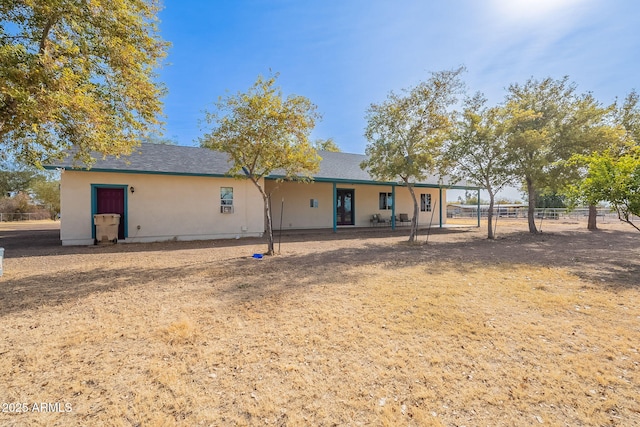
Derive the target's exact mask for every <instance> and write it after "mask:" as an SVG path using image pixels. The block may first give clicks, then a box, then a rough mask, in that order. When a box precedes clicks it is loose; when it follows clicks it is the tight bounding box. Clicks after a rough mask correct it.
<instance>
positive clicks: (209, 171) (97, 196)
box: [46, 144, 475, 245]
mask: <svg viewBox="0 0 640 427" xmlns="http://www.w3.org/2000/svg"><path fill="white" fill-rule="evenodd" d="M319 154H320V156H321V157H322V161H321V164H320V170H319V172H318V173H317V174H315V175H314V177H313V181H312V182H311V183H299V182H292V181H279V180H278V178H279V177H278V176H277V175H273V176H269V177H267V178H266V179H265V182H264V185H265V188H266V190H267V192H271V194H272V196H271V204H272V212H273V227H274V230H278V229H280V220H281V219H282V229H329V230H333V231H334V232H339V230H340V229H342V228H352V227H370V226H372V225H375V224H373V223H372V221H371V219H372V215H374V214H378V215H379V217H380V218H382V219H385V220H387V221H385V222H384V224H387V225H389V226H392V227H395V226H396V223H395V219H396V218H397V217H398V215H399V214H400V213H406V214H409V217H411V216H412V213H413V203H412V201H411V196H410V194H409V191H408V190H407V189H406V188H403V186H402V185H400V184H399V183H397V182H379V181H376V180H374V179H373V178H372V177H371V176H370V175H369V174H368V173H367V172H366V171H363V170H362V169H361V168H360V162H362V160H364V159H365V158H366V157H365V156H364V155H359V154H349V153H334V152H326V151H321V152H320V153H319ZM46 168H47V169H58V170H60V171H61V182H60V202H61V227H60V239H61V241H62V244H63V245H89V244H93V243H94V239H95V238H96V234H95V227H94V224H93V215H94V214H100V213H117V214H120V215H121V221H120V228H119V230H118V241H119V242H154V241H165V240H203V239H228V238H241V237H259V236H262V234H263V233H264V231H265V226H264V211H263V201H262V197H261V196H260V194H259V192H258V190H257V188H255V186H254V185H253V183H251V182H250V181H249V180H242V179H234V178H231V177H229V176H227V175H226V173H227V171H228V170H229V169H230V163H229V162H228V156H227V155H226V154H225V153H220V152H214V151H212V150H209V149H206V148H197V147H185V146H174V145H158V144H142V145H141V146H140V147H138V148H136V149H135V150H134V152H133V153H132V154H131V155H130V156H122V157H120V158H115V157H107V158H104V159H102V158H98V159H97V161H96V163H95V164H94V165H93V166H92V167H91V168H90V169H87V168H84V167H81V166H75V165H74V164H73V163H72V161H71V160H70V159H68V160H65V161H61V162H57V163H52V164H50V165H47V166H46ZM448 188H462V189H474V188H475V187H470V186H466V185H455V186H454V185H450V184H449V183H442V182H438V180H437V178H435V177H434V178H433V179H431V180H427V181H426V182H422V183H419V184H416V186H415V191H416V194H417V195H418V197H419V202H420V216H419V223H420V224H422V225H428V224H430V225H431V226H440V227H442V226H443V225H444V224H445V222H446V217H447V215H446V202H445V201H446V190H447V189H448Z"/></svg>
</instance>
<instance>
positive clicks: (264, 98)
mask: <svg viewBox="0 0 640 427" xmlns="http://www.w3.org/2000/svg"><path fill="white" fill-rule="evenodd" d="M277 77H278V75H277V74H276V75H275V76H272V77H269V78H267V79H264V78H263V77H262V76H259V77H258V79H257V80H256V82H255V83H254V84H253V86H252V87H251V88H249V90H248V91H247V92H245V93H237V94H236V95H231V96H227V97H225V98H220V99H219V100H218V102H217V103H216V109H215V110H214V111H208V112H206V117H205V121H206V122H207V123H208V124H210V125H213V130H212V131H211V132H210V133H208V134H205V135H204V136H203V137H202V138H201V139H200V145H201V146H203V147H207V148H210V149H212V150H216V151H222V152H225V153H227V154H228V155H229V157H230V159H231V162H232V164H233V166H232V167H231V169H230V170H229V172H228V173H229V175H231V176H234V177H236V178H240V179H249V180H250V181H251V182H252V183H253V184H254V185H255V186H256V188H257V189H258V191H259V192H260V194H261V195H262V198H263V200H264V220H265V230H266V231H267V233H266V234H267V239H268V246H267V252H266V254H267V255H273V254H274V242H273V228H272V223H271V207H270V203H269V198H270V193H268V192H267V191H266V190H265V187H264V178H265V177H267V176H268V175H270V174H271V173H272V172H275V173H277V174H278V175H280V176H282V179H300V180H305V179H310V177H311V175H312V174H313V173H314V172H316V171H317V170H318V168H319V165H320V157H319V156H318V154H317V152H316V150H315V149H314V148H313V146H312V145H311V143H310V142H309V139H308V137H309V133H310V132H311V130H312V129H313V127H314V126H315V122H316V120H317V119H318V118H319V115H318V113H317V112H316V106H315V105H313V104H312V103H311V102H310V101H309V100H308V99H307V98H305V97H303V96H296V95H290V96H288V97H287V98H283V97H282V93H281V90H280V88H278V87H275V86H274V84H275V81H276V78H277Z"/></svg>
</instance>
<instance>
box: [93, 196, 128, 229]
mask: <svg viewBox="0 0 640 427" xmlns="http://www.w3.org/2000/svg"><path fill="white" fill-rule="evenodd" d="M98 188H115V189H122V190H123V193H124V221H123V222H124V238H125V239H126V238H127V237H129V226H128V221H129V200H128V199H129V186H128V185H126V184H91V238H92V239H94V240H95V238H96V227H95V225H94V223H93V216H94V215H95V214H96V213H98Z"/></svg>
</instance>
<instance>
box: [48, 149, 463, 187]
mask: <svg viewBox="0 0 640 427" xmlns="http://www.w3.org/2000/svg"><path fill="white" fill-rule="evenodd" d="M318 154H319V155H320V157H322V161H321V162H320V170H319V171H318V173H316V174H314V178H315V179H316V180H322V181H325V180H339V181H354V182H363V181H376V180H375V179H374V178H373V177H372V176H371V175H369V173H368V172H367V171H364V170H362V169H361V168H360V163H361V162H362V161H363V160H365V159H366V158H367V157H366V156H365V155H362V154H351V153H335V152H330V151H320V152H319V153H318ZM94 157H95V158H96V162H95V164H94V165H93V166H92V167H91V170H93V171H97V172H126V173H137V172H139V173H157V174H169V175H203V176H221V175H226V174H227V172H228V171H229V169H230V168H231V163H230V162H229V160H228V155H227V154H226V153H222V152H219V151H213V150H210V149H208V148H200V147H186V146H180V145H162V144H147V143H143V144H141V145H140V146H139V147H137V148H135V149H134V150H133V152H132V153H131V155H129V156H121V157H120V158H116V157H113V156H109V157H106V158H104V159H103V158H102V157H100V156H99V155H96V156H94ZM46 168H47V169H54V168H65V169H69V170H86V168H85V167H82V166H77V165H75V166H74V163H73V159H72V156H68V157H67V158H66V159H65V160H63V161H59V162H54V163H51V164H49V165H47V166H46ZM273 176H277V173H274V174H273ZM421 184H424V185H437V184H438V178H437V177H430V178H429V179H427V180H425V181H424V182H422V183H421ZM458 185H466V184H465V183H460V184H458Z"/></svg>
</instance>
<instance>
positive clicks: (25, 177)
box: [0, 169, 37, 197]
mask: <svg viewBox="0 0 640 427" xmlns="http://www.w3.org/2000/svg"><path fill="white" fill-rule="evenodd" d="M36 176H37V173H36V172H35V171H33V170H28V169H27V170H1V171H0V197H6V196H7V195H8V194H9V193H17V192H20V191H27V190H28V189H29V188H30V186H31V184H32V182H33V180H34V179H35V178H36Z"/></svg>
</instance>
